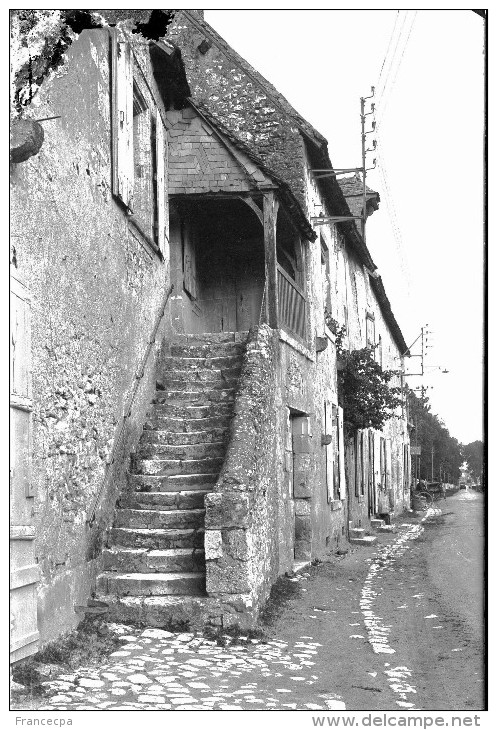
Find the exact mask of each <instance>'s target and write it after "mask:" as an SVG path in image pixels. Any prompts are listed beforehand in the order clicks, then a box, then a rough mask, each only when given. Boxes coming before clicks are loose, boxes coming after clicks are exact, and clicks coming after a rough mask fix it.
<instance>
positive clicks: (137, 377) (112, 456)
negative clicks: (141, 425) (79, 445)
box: [86, 284, 174, 527]
mask: <svg viewBox="0 0 497 730" xmlns="http://www.w3.org/2000/svg"><path fill="white" fill-rule="evenodd" d="M173 289H174V284H171V286H170V287H169V289H168V290H167V292H166V295H165V297H164V300H163V303H162V308H161V310H160V312H159V314H158V315H157V319H156V321H155V325H154V328H153V330H152V335H151V337H150V339H149V341H148V343H147V347H146V348H145V352H144V354H143V357H142V359H141V362H140V366H139V367H138V369H137V371H136V372H135V377H134V380H133V385H132V387H131V392H130V394H129V396H128V399H127V401H126V403H125V407H124V413H123V415H122V417H121V421H120V423H119V426H118V428H117V431H116V436H115V438H114V443H113V445H112V450H111V452H110V455H109V458H108V460H107V463H106V467H105V468H106V473H105V476H104V478H103V481H102V483H101V484H100V487H99V489H98V491H97V494H96V495H95V499H94V500H93V504H92V506H91V510H90V512H89V516H88V517H87V518H86V524H87V525H89V527H92V526H93V524H94V522H95V514H96V511H97V507H98V504H99V502H100V499H101V497H102V494H103V493H104V490H105V489H106V487H107V485H108V482H109V479H110V476H111V473H112V472H111V466H112V465H113V464H114V462H115V460H116V453H117V448H118V446H120V445H121V439H122V437H123V434H124V428H125V426H126V422H127V420H128V418H129V417H130V415H131V411H132V409H133V404H134V401H135V398H136V394H137V392H138V386H139V384H140V381H141V379H142V378H143V376H144V374H145V366H146V364H147V361H148V358H149V356H150V353H151V351H152V347H153V346H154V345H155V340H156V337H157V332H158V331H159V327H160V325H161V322H162V320H163V318H164V314H165V313H166V307H167V303H168V301H169V297H170V296H171V294H172V293H173Z"/></svg>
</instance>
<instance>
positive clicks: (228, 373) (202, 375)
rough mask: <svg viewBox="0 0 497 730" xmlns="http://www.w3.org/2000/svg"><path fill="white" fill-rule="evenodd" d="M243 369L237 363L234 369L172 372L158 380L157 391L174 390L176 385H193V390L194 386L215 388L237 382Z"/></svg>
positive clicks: (180, 370)
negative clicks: (169, 388) (225, 383)
mask: <svg viewBox="0 0 497 730" xmlns="http://www.w3.org/2000/svg"><path fill="white" fill-rule="evenodd" d="M241 368H242V364H241V362H237V363H235V365H234V366H233V367H228V368H209V369H207V370H191V369H190V370H185V369H182V368H178V369H177V370H174V371H171V372H169V371H168V372H167V373H165V374H164V376H163V377H159V378H158V379H157V381H156V384H157V390H165V388H167V387H171V388H172V387H173V385H172V384H174V383H191V385H192V388H193V385H194V384H195V385H201V386H203V384H204V383H205V385H206V387H212V388H215V387H216V386H219V385H220V384H221V383H224V382H226V381H237V380H238V379H239V377H240V373H241ZM169 383H170V384H171V385H170V386H169V385H168V384H169ZM178 390H180V388H178Z"/></svg>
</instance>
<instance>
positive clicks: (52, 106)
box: [11, 29, 169, 644]
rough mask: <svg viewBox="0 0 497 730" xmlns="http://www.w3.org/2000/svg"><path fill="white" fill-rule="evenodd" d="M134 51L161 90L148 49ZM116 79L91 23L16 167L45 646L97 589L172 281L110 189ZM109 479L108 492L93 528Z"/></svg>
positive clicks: (58, 75) (35, 111)
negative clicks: (152, 344)
mask: <svg viewBox="0 0 497 730" xmlns="http://www.w3.org/2000/svg"><path fill="white" fill-rule="evenodd" d="M137 54H138V56H139V57H140V62H141V63H142V64H144V72H145V73H146V75H147V76H148V79H149V83H150V85H151V87H152V88H153V85H154V81H153V76H152V74H151V69H150V68H149V67H147V63H148V61H147V58H146V56H145V55H144V53H143V49H142V47H139V48H138V49H137ZM109 83H110V81H109V34H108V31H107V30H106V29H99V30H93V31H88V30H87V31H83V33H81V34H80V35H79V37H77V38H76V39H74V40H73V42H72V43H71V45H70V47H69V48H68V50H67V57H66V58H65V60H64V63H63V64H62V65H60V66H59V67H58V68H57V69H56V70H55V71H53V72H51V73H50V74H49V75H48V76H47V78H45V80H44V83H43V85H42V86H41V88H40V89H38V91H37V92H36V94H35V96H34V98H33V99H32V101H31V104H30V106H29V108H27V109H26V110H25V115H26V117H28V118H29V117H30V118H40V117H48V116H55V115H60V119H55V120H53V121H49V122H46V123H44V129H45V140H44V143H43V145H42V148H41V150H40V152H39V153H38V154H37V155H35V156H34V157H31V158H30V159H29V160H28V161H26V162H23V163H21V164H19V165H12V166H11V185H12V187H11V206H12V210H11V213H12V218H11V221H12V223H11V229H12V243H13V247H14V249H15V261H16V264H17V268H18V271H19V275H20V276H21V278H22V279H23V280H24V281H25V283H26V285H27V286H28V288H29V289H30V291H31V294H32V370H33V400H34V412H33V446H32V454H33V464H32V481H33V485H34V488H35V491H36V501H35V509H36V530H37V539H36V554H37V559H38V562H39V565H40V572H41V582H40V585H39V628H40V633H41V642H42V644H43V643H45V642H46V641H48V640H50V639H52V638H54V637H56V636H58V635H60V634H61V633H62V632H63V631H65V630H68V629H70V628H72V627H73V626H74V624H75V622H76V614H75V613H74V605H75V604H85V603H86V600H87V598H88V596H89V595H90V592H91V588H92V581H93V577H94V574H95V572H96V571H97V570H98V554H99V548H100V545H101V543H102V540H103V539H104V531H105V528H106V526H107V525H108V524H109V522H110V521H111V520H112V514H113V509H114V502H115V497H116V495H117V493H118V492H119V490H120V489H121V488H122V486H123V485H124V480H125V469H126V460H127V455H128V454H129V453H130V451H131V450H132V449H133V446H134V444H135V443H136V441H137V439H138V437H139V435H140V431H141V426H142V422H143V420H144V414H145V410H146V408H147V406H148V403H149V402H150V399H151V393H152V391H153V389H154V384H155V383H154V359H155V351H154V350H152V352H151V355H150V358H149V360H148V363H147V364H146V367H145V372H144V373H143V374H141V373H139V372H138V371H139V368H140V365H141V364H142V359H143V356H144V353H145V351H146V348H147V344H148V341H149V338H150V335H151V333H152V330H153V328H154V325H155V322H156V319H157V316H158V314H159V312H160V311H161V308H162V304H163V301H164V296H165V293H166V291H167V288H168V282H169V266H168V261H167V252H166V260H165V261H161V260H160V258H159V257H158V256H157V254H156V253H155V252H154V251H153V250H152V249H151V248H150V247H149V246H148V244H147V242H146V241H145V240H144V239H142V238H141V237H140V235H139V234H138V233H137V232H136V231H132V230H131V228H130V227H129V225H128V221H127V217H126V215H125V213H124V211H123V210H122V209H121V208H120V207H119V205H118V204H117V203H116V202H115V200H114V199H113V196H112V194H111V139H110V113H111V109H110V97H111V94H110V86H109ZM160 335H161V332H159V336H158V341H159V338H160ZM137 377H138V379H139V381H140V386H139V388H138V392H137V395H136V398H135V401H134V407H133V409H132V411H131V413H130V414H129V417H128V418H127V419H126V428H125V430H124V432H123V439H122V447H120V448H119V449H118V451H117V452H115V451H114V447H115V438H116V434H117V432H118V429H119V428H120V424H121V421H122V417H123V415H124V412H125V409H126V407H127V405H128V404H129V397H130V393H131V391H132V388H133V384H134V383H135V382H136V380H137ZM114 456H115V457H116V461H115V462H114V463H112V458H113V457H114ZM106 477H107V479H106ZM105 479H106V482H105V484H106V485H108V489H107V491H106V492H105V493H104V494H103V495H102V500H101V503H100V508H99V510H98V511H97V519H96V521H95V523H94V525H93V527H91V528H90V527H89V526H88V525H87V524H86V523H87V519H88V517H89V514H90V511H91V507H92V504H93V502H94V500H95V498H96V496H97V493H98V491H99V490H100V489H101V487H102V485H103V484H104V480H105Z"/></svg>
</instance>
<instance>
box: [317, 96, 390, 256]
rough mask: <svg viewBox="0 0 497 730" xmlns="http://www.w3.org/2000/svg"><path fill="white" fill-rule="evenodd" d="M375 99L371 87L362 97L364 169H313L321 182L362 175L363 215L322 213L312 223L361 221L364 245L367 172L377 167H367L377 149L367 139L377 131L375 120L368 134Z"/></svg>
mask: <svg viewBox="0 0 497 730" xmlns="http://www.w3.org/2000/svg"><path fill="white" fill-rule="evenodd" d="M373 98H374V86H372V87H371V95H370V96H361V149H362V167H348V168H345V167H342V168H339V169H336V170H333V169H332V170H328V169H312V170H311V172H313V173H314V174H315V179H316V180H320V179H321V178H323V177H335V178H336V176H337V175H345V174H347V173H349V172H354V173H357V172H359V173H362V215H324V213H323V212H321V213H320V214H319V215H315V216H311V222H312V224H313V225H315V226H322V225H326V224H329V223H345V222H346V221H361V233H362V239H363V241H364V243H366V218H367V212H366V172H367V171H368V170H374V168H375V167H376V160H373V166H372V167H366V155H367V153H368V152H373V151H374V150H375V149H376V140H373V143H372V146H371V147H369V148H367V147H366V137H367V135H368V134H372V133H373V132H374V131H375V129H376V122H375V121H374V120H373V122H372V124H371V129H370V130H369V131H367V132H366V117H369V116H371V115H374V104H371V110H370V111H369V112H367V111H366V101H367V100H368V99H373Z"/></svg>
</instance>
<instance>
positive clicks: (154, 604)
mask: <svg viewBox="0 0 497 730" xmlns="http://www.w3.org/2000/svg"><path fill="white" fill-rule="evenodd" d="M97 599H98V600H99V601H101V602H102V603H104V604H106V605H107V613H106V614H105V615H106V619H107V620H108V621H114V622H116V623H131V624H137V625H142V626H150V627H157V628H163V627H164V626H181V625H183V626H184V625H188V626H189V629H190V630H196V629H199V630H202V629H203V628H204V627H205V624H206V623H207V619H208V617H209V615H210V614H211V613H212V599H209V598H206V597H200V596H150V597H145V596H107V595H102V594H98V595H97Z"/></svg>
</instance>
